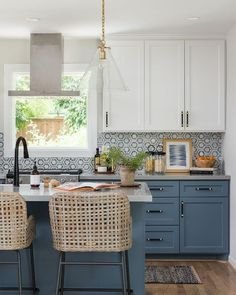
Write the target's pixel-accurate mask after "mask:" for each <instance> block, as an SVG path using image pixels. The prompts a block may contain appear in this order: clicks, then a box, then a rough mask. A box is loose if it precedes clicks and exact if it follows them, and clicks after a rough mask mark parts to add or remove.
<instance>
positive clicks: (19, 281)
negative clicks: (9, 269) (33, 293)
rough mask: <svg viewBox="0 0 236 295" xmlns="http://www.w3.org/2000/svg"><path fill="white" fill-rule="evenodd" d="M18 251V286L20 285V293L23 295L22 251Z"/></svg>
mask: <svg viewBox="0 0 236 295" xmlns="http://www.w3.org/2000/svg"><path fill="white" fill-rule="evenodd" d="M16 253H17V267H18V287H19V295H22V276H21V256H20V251H19V250H18V251H16Z"/></svg>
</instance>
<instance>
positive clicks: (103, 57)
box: [80, 0, 127, 91]
mask: <svg viewBox="0 0 236 295" xmlns="http://www.w3.org/2000/svg"><path fill="white" fill-rule="evenodd" d="M105 23H106V20H105V0H102V31H101V38H100V41H99V45H98V49H97V51H96V53H95V55H94V57H93V59H92V61H91V63H90V64H89V66H88V68H87V70H86V72H85V73H84V75H83V77H82V79H81V82H80V85H82V84H83V83H84V82H85V81H88V79H90V78H91V77H92V76H93V75H96V82H97V83H95V84H96V85H94V83H93V86H95V87H96V88H97V89H98V88H102V89H103V90H108V91H109V90H123V91H125V90H127V87H126V85H125V82H124V80H123V78H122V76H121V73H120V71H119V68H118V66H117V64H116V62H115V59H114V58H113V56H112V53H111V48H110V47H108V46H107V45H106V39H105V25H106V24H105ZM93 86H91V85H90V87H93Z"/></svg>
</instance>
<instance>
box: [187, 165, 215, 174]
mask: <svg viewBox="0 0 236 295" xmlns="http://www.w3.org/2000/svg"><path fill="white" fill-rule="evenodd" d="M216 173H217V168H198V167H192V168H190V174H200V175H202V174H204V175H214V174H216Z"/></svg>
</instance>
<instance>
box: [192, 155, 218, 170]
mask: <svg viewBox="0 0 236 295" xmlns="http://www.w3.org/2000/svg"><path fill="white" fill-rule="evenodd" d="M215 162H216V157H214V156H199V157H197V158H196V160H195V164H196V166H197V167H198V168H213V167H214V165H215Z"/></svg>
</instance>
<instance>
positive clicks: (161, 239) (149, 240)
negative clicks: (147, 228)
mask: <svg viewBox="0 0 236 295" xmlns="http://www.w3.org/2000/svg"><path fill="white" fill-rule="evenodd" d="M147 241H148V242H162V241H164V239H163V238H157V239H151V238H147Z"/></svg>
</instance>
